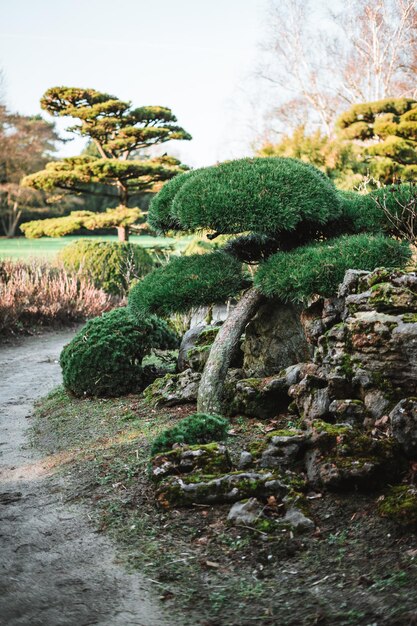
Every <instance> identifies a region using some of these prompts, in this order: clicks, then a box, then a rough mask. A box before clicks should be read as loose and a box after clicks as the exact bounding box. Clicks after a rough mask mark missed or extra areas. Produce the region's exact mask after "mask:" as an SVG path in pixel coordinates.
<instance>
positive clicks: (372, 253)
mask: <svg viewBox="0 0 417 626" xmlns="http://www.w3.org/2000/svg"><path fill="white" fill-rule="evenodd" d="M410 258H411V251H410V248H409V246H408V244H407V243H406V242H402V241H397V240H395V239H390V238H388V237H383V236H381V235H379V236H378V235H375V236H370V235H351V236H342V237H340V238H337V239H330V240H328V241H326V242H322V243H316V244H313V245H310V246H304V247H300V248H296V249H295V250H292V251H291V252H278V253H276V254H274V255H273V256H271V257H270V258H269V259H268V261H266V263H264V264H262V266H261V267H260V268H259V271H258V272H257V274H256V276H255V286H256V287H257V288H258V289H259V290H260V291H261V292H262V293H263V294H264V295H266V296H268V297H277V298H279V299H280V300H282V301H283V302H304V303H305V302H306V301H307V300H308V299H309V298H311V296H312V295H313V294H320V295H322V296H326V297H330V296H334V295H336V292H337V287H338V285H339V284H340V283H341V281H342V280H343V277H344V274H345V272H346V270H348V269H351V268H355V269H358V270H369V271H371V270H373V269H375V268H376V267H378V266H382V265H383V266H384V267H402V266H404V265H406V264H407V262H408V261H409V259H410Z"/></svg>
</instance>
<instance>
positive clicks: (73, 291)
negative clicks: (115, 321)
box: [0, 260, 116, 334]
mask: <svg viewBox="0 0 417 626" xmlns="http://www.w3.org/2000/svg"><path fill="white" fill-rule="evenodd" d="M115 305H116V301H115V299H114V298H112V297H111V296H109V295H108V294H106V293H105V292H104V291H103V290H101V289H97V288H96V287H94V285H93V284H92V282H90V281H88V280H87V279H86V278H82V277H80V276H77V275H76V274H68V273H67V272H66V271H65V269H64V267H63V266H62V265H60V264H57V265H50V264H48V263H46V262H40V261H37V260H32V261H28V262H23V261H8V260H6V261H0V333H2V334H5V333H8V332H12V333H13V332H18V331H19V330H22V329H28V328H30V327H33V326H37V325H43V326H46V325H59V324H67V323H71V322H76V321H81V320H84V319H86V318H90V317H95V316H97V315H101V313H103V312H104V311H108V310H110V309H112V308H113V307H114V306H115Z"/></svg>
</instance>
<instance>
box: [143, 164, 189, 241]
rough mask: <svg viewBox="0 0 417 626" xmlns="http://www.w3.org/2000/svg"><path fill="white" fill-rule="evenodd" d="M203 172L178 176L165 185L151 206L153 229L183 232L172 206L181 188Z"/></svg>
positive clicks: (150, 214)
mask: <svg viewBox="0 0 417 626" xmlns="http://www.w3.org/2000/svg"><path fill="white" fill-rule="evenodd" d="M200 171H201V170H194V171H192V172H185V173H184V174H177V175H176V176H174V178H172V179H171V180H170V182H169V184H165V185H164V186H163V187H162V189H161V191H159V192H158V193H157V195H156V196H154V197H153V198H152V201H151V203H150V205H149V215H148V222H149V224H150V226H152V228H155V229H156V230H158V231H161V232H166V231H168V230H181V225H180V224H179V223H178V220H177V219H176V217H175V216H174V215H173V214H172V212H171V205H172V201H173V199H174V197H175V195H176V194H177V193H178V191H179V190H180V189H181V187H182V186H183V185H184V184H185V183H188V181H189V180H191V178H192V177H193V176H195V175H196V174H198V173H199V172H200Z"/></svg>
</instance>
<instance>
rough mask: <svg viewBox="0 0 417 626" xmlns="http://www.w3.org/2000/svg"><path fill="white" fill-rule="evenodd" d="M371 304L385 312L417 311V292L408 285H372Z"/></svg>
mask: <svg viewBox="0 0 417 626" xmlns="http://www.w3.org/2000/svg"><path fill="white" fill-rule="evenodd" d="M369 304H370V305H371V306H373V307H374V308H375V309H376V310H377V311H381V312H384V313H397V314H398V313H408V314H409V313H411V312H417V294H415V293H414V292H413V291H411V289H408V288H407V287H396V286H394V285H392V284H391V283H389V282H387V283H378V284H377V285H374V286H373V287H371V295H370V297H369Z"/></svg>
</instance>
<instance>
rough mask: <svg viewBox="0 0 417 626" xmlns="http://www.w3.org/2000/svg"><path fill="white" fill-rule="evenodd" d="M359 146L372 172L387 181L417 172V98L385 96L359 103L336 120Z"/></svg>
mask: <svg viewBox="0 0 417 626" xmlns="http://www.w3.org/2000/svg"><path fill="white" fill-rule="evenodd" d="M336 126H337V128H338V130H339V131H340V135H341V137H342V138H345V139H348V140H353V141H355V143H356V145H358V146H360V148H361V152H362V155H361V156H360V158H361V159H362V160H363V161H364V162H365V164H366V166H367V168H368V169H369V173H370V175H371V176H372V177H373V178H375V179H376V180H378V181H381V182H383V183H385V184H389V183H392V182H394V181H395V180H399V179H401V180H404V181H409V180H414V179H415V177H416V175H417V100H413V99H411V98H385V99H384V100H377V101H375V102H365V103H364V104H356V105H354V106H352V107H351V108H350V109H349V110H348V111H346V112H345V113H343V114H342V115H341V116H340V117H339V119H338V121H337V124H336Z"/></svg>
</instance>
